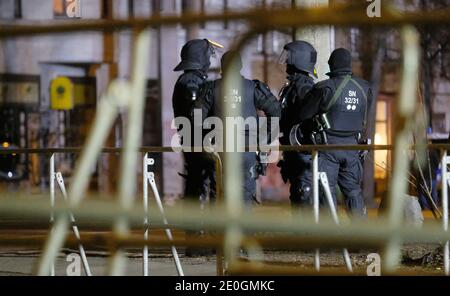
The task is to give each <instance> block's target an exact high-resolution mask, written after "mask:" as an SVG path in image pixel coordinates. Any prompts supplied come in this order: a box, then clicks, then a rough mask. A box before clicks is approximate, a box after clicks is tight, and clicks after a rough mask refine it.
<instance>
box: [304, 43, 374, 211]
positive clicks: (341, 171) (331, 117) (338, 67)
mask: <svg viewBox="0 0 450 296" xmlns="http://www.w3.org/2000/svg"><path fill="white" fill-rule="evenodd" d="M328 64H329V66H330V72H329V73H327V75H328V76H329V77H330V79H328V80H324V81H321V82H319V83H317V84H316V85H314V87H313V89H312V90H311V91H310V92H309V93H308V95H307V96H306V98H305V101H304V103H303V104H302V106H301V107H300V108H299V112H298V120H299V121H300V122H301V121H304V120H307V119H314V121H315V122H317V123H318V127H319V130H323V131H322V132H319V133H315V135H316V136H315V137H314V138H316V139H317V142H321V143H324V144H346V145H355V144H358V143H360V141H361V140H362V138H363V135H364V132H365V121H366V115H367V112H368V110H369V108H370V106H371V103H372V91H371V88H370V85H369V83H368V82H367V81H365V80H363V79H360V78H358V77H356V76H355V75H353V73H352V67H351V54H350V52H349V51H348V50H346V49H344V48H339V49H336V50H334V51H333V53H332V54H331V56H330V59H329V61H328ZM319 170H320V171H323V172H326V173H327V177H328V180H329V184H330V189H331V192H332V194H333V198H334V200H335V202H336V185H339V188H340V189H341V191H342V193H343V195H344V197H345V204H346V207H347V210H348V211H349V212H350V213H351V214H353V215H354V216H366V207H365V204H364V199H363V196H362V191H361V181H362V175H363V168H362V164H361V161H360V158H359V152H358V151H323V152H320V154H319Z"/></svg>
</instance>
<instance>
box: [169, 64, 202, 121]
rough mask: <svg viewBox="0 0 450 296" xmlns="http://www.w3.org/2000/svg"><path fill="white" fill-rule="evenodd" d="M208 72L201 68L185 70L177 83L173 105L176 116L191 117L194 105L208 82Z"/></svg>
mask: <svg viewBox="0 0 450 296" xmlns="http://www.w3.org/2000/svg"><path fill="white" fill-rule="evenodd" d="M206 78H207V76H206V74H204V73H203V72H202V71H199V70H188V71H185V72H184V73H183V74H182V75H180V77H179V78H178V80H177V82H176V83H175V88H174V90H173V96H172V107H173V113H174V116H175V117H178V116H184V117H187V118H190V116H191V110H192V106H193V104H194V102H195V100H196V99H197V97H198V95H199V93H200V90H201V88H202V87H203V85H204V83H205V82H206Z"/></svg>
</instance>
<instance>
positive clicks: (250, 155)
mask: <svg viewBox="0 0 450 296" xmlns="http://www.w3.org/2000/svg"><path fill="white" fill-rule="evenodd" d="M233 56H235V59H234V60H233V61H232V58H233ZM232 62H233V63H232ZM221 64H222V71H223V70H224V69H225V68H226V67H230V71H229V72H227V73H228V74H229V75H234V76H235V78H237V79H236V80H237V81H238V82H237V83H238V85H233V86H232V87H231V89H224V87H225V85H224V84H225V83H224V79H223V77H222V79H217V80H215V81H211V82H208V86H207V87H205V90H208V93H207V94H205V95H202V96H201V97H200V98H199V100H197V102H196V103H195V107H196V108H200V109H202V114H203V116H204V117H209V116H216V117H219V118H222V121H223V123H224V125H225V118H224V112H223V110H222V106H223V103H224V102H225V103H226V104H233V106H234V107H232V108H239V109H238V110H241V112H240V115H239V116H242V117H243V118H244V119H245V118H250V117H254V118H256V119H257V118H258V114H257V111H258V110H260V111H263V112H264V114H265V116H266V117H268V118H270V117H272V118H273V117H277V118H279V117H280V113H281V110H280V104H279V102H278V100H277V99H276V97H275V96H274V95H273V94H272V92H271V91H270V89H269V87H268V86H267V85H266V84H265V83H263V82H261V81H259V80H249V79H246V78H245V77H243V76H242V75H241V73H240V71H241V69H242V59H241V57H240V55H239V53H237V52H232V51H229V52H226V53H225V54H224V55H223V56H222V59H221ZM238 104H240V107H237V105H238ZM245 128H246V129H245V138H246V143H247V145H248V143H249V137H251V136H255V135H256V137H257V136H258V130H251V128H250V127H249V126H247V125H246V126H245ZM256 128H257V127H256ZM238 132H239V131H238ZM276 136H277V135H272V139H273V138H274V137H276ZM254 142H256V141H254ZM250 143H251V142H250ZM264 165H265V164H264V163H260V162H257V155H256V153H255V152H244V153H243V162H242V169H243V172H244V176H243V177H244V180H243V187H244V188H243V195H244V202H245V203H246V204H247V205H251V204H252V203H253V202H256V179H257V178H258V176H259V174H264V172H263V169H261V166H264Z"/></svg>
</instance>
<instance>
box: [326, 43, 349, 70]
mask: <svg viewBox="0 0 450 296" xmlns="http://www.w3.org/2000/svg"><path fill="white" fill-rule="evenodd" d="M328 65H329V66H330V73H333V72H337V71H348V72H351V71H352V55H351V53H350V51H348V50H347V49H345V48H338V49H335V50H334V51H333V52H332V53H331V56H330V59H329V60H328ZM330 73H327V75H329V74H330Z"/></svg>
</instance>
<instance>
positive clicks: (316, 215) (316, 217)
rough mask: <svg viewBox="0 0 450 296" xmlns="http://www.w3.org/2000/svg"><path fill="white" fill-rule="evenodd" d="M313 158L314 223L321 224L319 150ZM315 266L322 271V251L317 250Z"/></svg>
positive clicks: (313, 153)
mask: <svg viewBox="0 0 450 296" xmlns="http://www.w3.org/2000/svg"><path fill="white" fill-rule="evenodd" d="M311 157H312V169H313V172H312V178H313V188H312V190H313V211H314V221H315V222H316V223H319V153H318V151H317V150H313V151H311ZM314 266H315V268H316V270H317V271H320V250H319V249H316V252H315V254H314Z"/></svg>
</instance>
